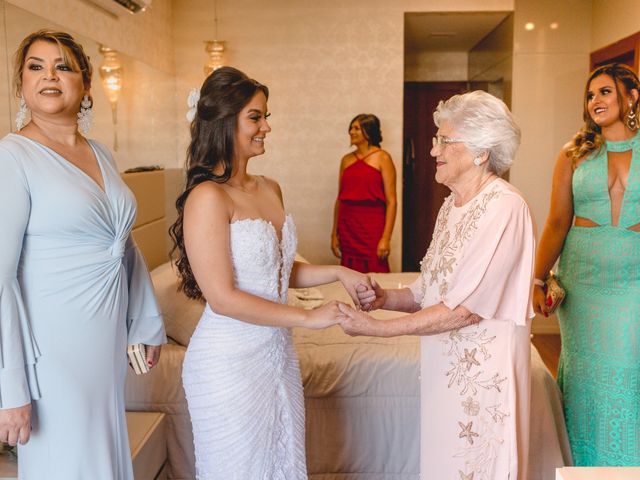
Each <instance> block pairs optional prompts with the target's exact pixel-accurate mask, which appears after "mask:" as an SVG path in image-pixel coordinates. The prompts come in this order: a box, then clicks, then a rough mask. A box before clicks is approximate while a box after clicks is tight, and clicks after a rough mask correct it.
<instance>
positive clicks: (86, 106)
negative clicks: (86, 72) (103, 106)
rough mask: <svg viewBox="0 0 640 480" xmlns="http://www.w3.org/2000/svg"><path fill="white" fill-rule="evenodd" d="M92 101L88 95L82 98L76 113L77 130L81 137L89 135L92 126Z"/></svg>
mask: <svg viewBox="0 0 640 480" xmlns="http://www.w3.org/2000/svg"><path fill="white" fill-rule="evenodd" d="M91 107H93V101H91V99H90V98H89V95H85V96H84V97H82V102H80V111H79V112H78V129H79V130H80V132H81V133H82V134H83V135H86V134H87V133H89V130H91V127H92V125H93V110H92V108H91Z"/></svg>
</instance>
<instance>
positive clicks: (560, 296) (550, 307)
mask: <svg viewBox="0 0 640 480" xmlns="http://www.w3.org/2000/svg"><path fill="white" fill-rule="evenodd" d="M545 284H546V286H547V292H546V293H547V311H548V312H549V313H554V312H555V311H556V309H557V308H558V307H559V306H560V304H561V303H562V301H563V300H564V297H565V296H566V292H565V290H564V287H563V286H562V284H561V283H560V280H558V277H556V276H555V275H554V274H553V272H550V273H549V277H548V278H547V281H546V282H545Z"/></svg>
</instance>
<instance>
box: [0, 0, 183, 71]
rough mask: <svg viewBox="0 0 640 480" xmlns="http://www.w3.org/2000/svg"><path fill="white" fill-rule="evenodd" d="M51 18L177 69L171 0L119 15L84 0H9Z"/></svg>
mask: <svg viewBox="0 0 640 480" xmlns="http://www.w3.org/2000/svg"><path fill="white" fill-rule="evenodd" d="M6 2H7V3H10V4H13V5H15V6H16V7H20V8H21V9H23V10H26V11H27V12H31V13H32V14H34V15H37V16H39V17H42V18H44V19H46V20H47V22H49V23H52V24H55V25H61V26H63V27H64V28H66V29H69V30H72V31H73V32H75V33H77V34H79V35H83V36H85V37H88V38H91V39H93V40H94V41H96V42H98V43H104V44H107V45H109V46H111V48H115V49H116V50H118V51H120V52H123V53H126V54H127V55H129V56H130V57H133V58H136V59H139V60H140V61H143V62H145V63H147V64H149V65H151V66H153V67H154V68H157V69H160V70H163V71H165V72H167V73H173V58H172V53H173V46H172V40H173V38H172V37H173V36H172V35H171V32H172V8H171V4H172V1H171V0H154V1H153V5H152V8H150V9H149V10H148V11H147V12H145V13H141V14H138V15H129V14H127V13H126V12H125V13H124V15H121V16H119V17H115V16H114V15H111V14H109V13H105V12H104V10H101V9H98V8H96V7H94V6H93V5H92V4H90V3H87V2H85V1H83V0H6Z"/></svg>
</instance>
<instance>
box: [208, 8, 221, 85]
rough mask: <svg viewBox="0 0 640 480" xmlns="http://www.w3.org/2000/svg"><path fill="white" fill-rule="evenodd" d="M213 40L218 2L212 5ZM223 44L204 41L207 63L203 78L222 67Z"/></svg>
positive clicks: (214, 41)
mask: <svg viewBox="0 0 640 480" xmlns="http://www.w3.org/2000/svg"><path fill="white" fill-rule="evenodd" d="M213 23H214V26H215V27H214V38H216V39H217V38H218V0H216V1H215V3H214V5H213ZM224 44H225V42H223V41H222V40H205V42H204V51H205V52H207V53H208V54H209V58H208V59H207V62H206V63H205V64H204V74H205V76H207V77H208V76H209V75H211V73H213V72H214V71H216V70H217V69H219V68H220V67H222V66H224V60H223V56H224Z"/></svg>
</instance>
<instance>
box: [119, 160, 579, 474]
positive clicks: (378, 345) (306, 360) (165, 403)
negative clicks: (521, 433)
mask: <svg viewBox="0 0 640 480" xmlns="http://www.w3.org/2000/svg"><path fill="white" fill-rule="evenodd" d="M124 178H125V181H126V182H127V183H128V185H129V186H130V187H131V188H132V190H133V191H134V194H135V195H136V198H137V200H138V219H137V221H136V226H135V227H136V228H135V230H134V238H135V240H136V242H137V243H138V246H139V247H140V249H141V251H142V253H143V255H144V256H145V258H146V261H147V264H148V265H149V267H150V269H153V271H152V272H151V277H152V280H153V283H154V287H155V291H156V295H157V298H158V302H159V304H160V307H161V309H162V312H163V315H164V319H165V326H166V330H167V335H168V337H169V344H168V345H165V346H164V347H163V349H162V355H161V358H160V362H159V364H158V365H157V366H156V367H155V368H154V369H153V370H152V371H151V372H150V373H149V374H146V375H141V376H136V375H134V374H133V373H132V372H130V373H129V375H128V377H127V386H126V403H127V409H128V410H138V411H160V412H164V413H165V414H167V425H166V426H167V428H166V432H167V449H168V461H169V478H171V479H180V480H187V479H188V480H191V479H194V478H195V468H194V465H195V458H194V453H193V437H192V434H191V423H190V419H189V413H188V410H187V406H186V400H185V397H184V391H183V389H182V381H181V372H182V361H183V358H184V354H185V351H186V347H187V345H188V343H189V339H190V337H191V334H192V332H193V330H194V328H195V326H196V323H197V322H198V319H199V318H200V314H201V312H202V309H203V305H202V304H201V303H199V302H196V301H193V300H189V299H187V298H186V297H185V296H184V295H183V294H181V293H179V292H178V291H177V277H176V274H175V272H174V270H173V268H172V266H171V264H170V263H168V262H166V260H167V258H168V254H167V242H166V233H165V232H166V223H168V222H167V221H165V208H164V205H165V203H166V205H171V204H173V198H175V195H174V192H175V191H177V189H178V187H177V185H178V184H179V183H180V182H181V181H182V173H181V172H179V171H173V172H172V171H171V170H169V171H164V172H148V173H136V174H127V175H124ZM165 183H166V190H167V191H169V192H172V193H170V194H169V195H167V197H172V198H171V200H170V201H169V200H167V201H166V202H165V200H164V199H163V196H164V191H165ZM174 215H175V214H174ZM168 216H170V215H168ZM170 221H171V220H170V219H169V222H170ZM416 275H417V273H391V274H374V277H375V278H376V280H377V281H378V282H379V283H380V284H381V285H382V286H383V287H385V288H396V287H398V286H400V285H406V284H409V283H411V282H412V281H413V279H414V278H415V277H416ZM330 299H337V300H341V301H344V302H350V300H349V297H348V295H347V293H346V291H345V290H344V289H343V288H342V286H341V285H340V284H337V283H334V284H330V285H325V286H322V287H319V288H317V289H301V290H290V292H289V303H290V304H292V305H296V306H299V307H303V308H312V307H314V306H318V305H321V304H322V303H324V302H326V301H328V300H330ZM374 315H376V316H378V317H379V318H385V317H386V318H389V317H390V316H391V315H396V314H394V313H391V312H384V311H379V312H375V313H374ZM293 338H294V342H295V346H296V349H297V352H298V356H299V359H300V367H301V373H302V380H303V384H304V390H305V405H306V427H307V428H306V447H307V466H308V472H309V478H310V479H311V480H417V479H418V478H419V473H418V472H419V450H420V445H419V442H420V421H419V415H420V398H419V397H420V378H419V375H420V373H419V355H420V351H419V339H418V337H413V336H404V337H397V338H392V339H381V338H371V337H349V336H347V335H345V334H344V333H343V332H342V330H341V329H340V327H338V326H336V327H332V328H329V329H326V330H323V331H314V330H307V329H302V328H298V329H294V330H293ZM531 367H532V368H531V382H532V388H531V391H532V399H531V400H532V401H531V419H532V421H531V441H530V455H529V457H530V462H529V479H530V480H547V479H552V478H555V468H556V467H560V466H563V465H570V464H571V457H570V450H569V446H568V441H567V435H566V430H565V427H564V418H563V414H562V406H561V398H560V393H559V391H558V388H557V386H556V383H555V381H554V379H553V378H552V376H551V374H550V373H549V371H548V370H547V368H546V367H545V365H544V363H543V362H542V360H541V359H540V356H539V354H538V352H537V351H536V349H535V348H534V347H533V346H532V348H531ZM427 479H428V476H427V477H426V479H425V480H427ZM435 480H440V479H435Z"/></svg>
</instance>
